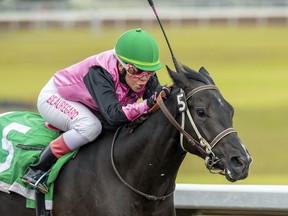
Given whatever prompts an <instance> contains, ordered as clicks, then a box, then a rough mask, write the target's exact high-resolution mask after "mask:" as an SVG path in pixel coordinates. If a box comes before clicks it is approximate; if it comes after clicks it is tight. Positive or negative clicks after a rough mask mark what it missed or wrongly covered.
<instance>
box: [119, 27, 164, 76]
mask: <svg viewBox="0 0 288 216" xmlns="http://www.w3.org/2000/svg"><path fill="white" fill-rule="evenodd" d="M115 52H116V54H117V56H118V57H119V58H120V59H121V60H122V61H123V62H125V63H129V64H133V65H135V66H136V67H137V68H139V69H141V70H145V71H156V70H159V69H160V68H161V67H162V64H161V63H160V59H159V49H158V45H157V42H156V41H155V39H154V38H153V37H152V36H151V35H150V34H148V33H147V32H145V31H143V30H142V29H141V28H138V29H133V30H129V31H127V32H125V33H124V34H122V35H121V36H120V38H119V39H118V41H117V42H116V45H115Z"/></svg>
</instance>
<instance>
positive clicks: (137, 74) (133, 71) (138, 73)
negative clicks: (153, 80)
mask: <svg viewBox="0 0 288 216" xmlns="http://www.w3.org/2000/svg"><path fill="white" fill-rule="evenodd" d="M115 57H116V58H117V60H118V61H119V62H120V64H121V65H122V66H123V67H124V68H125V70H126V72H127V74H128V75H129V76H131V77H133V78H142V77H146V78H148V79H149V78H150V77H152V76H153V75H154V74H155V72H150V71H143V70H141V69H139V68H137V67H135V65H132V64H126V63H124V62H123V61H122V60H121V59H120V58H119V57H118V56H117V54H115Z"/></svg>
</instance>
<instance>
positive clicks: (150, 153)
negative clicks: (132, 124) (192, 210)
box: [115, 110, 185, 193]
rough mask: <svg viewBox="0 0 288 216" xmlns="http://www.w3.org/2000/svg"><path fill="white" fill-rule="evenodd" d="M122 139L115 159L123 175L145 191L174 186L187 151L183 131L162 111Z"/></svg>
mask: <svg viewBox="0 0 288 216" xmlns="http://www.w3.org/2000/svg"><path fill="white" fill-rule="evenodd" d="M120 139H122V140H123V142H121V143H123V146H121V147H120V146H119V145H120V144H119V145H118V148H115V153H116V154H115V161H116V164H117V167H119V171H120V173H121V174H122V175H123V177H124V178H125V179H126V180H127V181H128V182H131V183H133V185H134V186H136V187H137V188H140V189H142V190H143V191H146V190H148V191H150V192H151V193H152V192H155V191H159V190H160V192H159V193H165V192H167V190H171V186H173V185H174V183H175V179H176V175H177V172H178V169H179V167H180V164H181V162H182V161H183V158H184V156H185V154H184V152H183V151H182V150H181V148H180V146H179V133H178V132H177V130H176V129H175V128H174V127H173V126H172V124H171V123H170V122H169V121H168V120H167V119H166V117H164V115H163V113H162V111H160V110H159V111H158V112H157V113H155V114H154V115H153V116H151V117H150V118H149V119H148V120H146V122H144V123H143V125H141V126H139V128H137V129H136V130H135V132H134V133H133V134H131V135H128V134H126V133H124V135H123V136H122V137H121V138H120ZM124 140H125V141H124ZM161 186H162V189H161ZM161 190H162V191H161Z"/></svg>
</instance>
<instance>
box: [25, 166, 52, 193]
mask: <svg viewBox="0 0 288 216" xmlns="http://www.w3.org/2000/svg"><path fill="white" fill-rule="evenodd" d="M48 174H49V171H48V172H45V173H43V174H42V176H41V177H40V178H39V179H38V180H37V181H36V182H35V184H33V183H31V182H29V181H27V180H26V179H22V181H23V182H24V183H26V184H27V185H29V186H31V187H32V188H33V189H34V190H38V191H40V192H41V193H44V194H46V193H48V192H49V190H48V187H47V186H46V184H45V181H46V180H45V179H44V178H47V176H48ZM41 181H43V184H41V185H42V186H43V187H39V183H40V182H41Z"/></svg>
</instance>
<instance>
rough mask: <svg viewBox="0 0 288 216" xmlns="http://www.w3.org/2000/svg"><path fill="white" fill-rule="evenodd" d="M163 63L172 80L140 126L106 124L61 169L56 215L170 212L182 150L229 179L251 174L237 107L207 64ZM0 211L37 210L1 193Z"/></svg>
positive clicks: (15, 214) (168, 215) (24, 215)
mask: <svg viewBox="0 0 288 216" xmlns="http://www.w3.org/2000/svg"><path fill="white" fill-rule="evenodd" d="M167 70H168V73H169V75H170V77H171V79H172V81H173V85H172V86H171V92H170V95H169V96H168V97H166V99H162V98H161V97H160V99H159V100H158V104H159V107H160V108H159V109H158V110H157V111H155V112H153V113H150V114H149V117H148V118H145V120H144V121H143V122H142V123H141V124H139V125H138V124H135V125H136V126H135V125H134V126H133V127H132V126H131V125H130V126H129V125H128V126H122V127H119V128H118V129H117V131H116V132H115V130H114V131H113V130H104V131H103V132H102V133H101V135H100V136H99V137H98V138H97V139H96V140H95V141H93V142H91V143H90V144H88V145H85V146H83V147H81V148H80V150H79V152H78V153H77V156H76V157H75V158H74V159H71V160H70V161H69V162H68V163H67V164H66V165H65V166H64V167H63V168H62V170H61V173H60V174H59V176H58V177H57V179H56V182H55V193H54V201H53V216H60V215H61V216H68V215H69V216H80V215H85V216H90V215H101V216H106V215H107V216H118V215H125V216H135V215H141V216H148V215H149V216H151V215H153V216H160V215H161V216H163V215H165V216H174V215H176V211H175V207H174V200H173V199H174V197H173V192H174V189H175V182H176V177H177V172H178V170H179V168H180V166H181V163H182V161H183V160H184V158H185V156H186V154H187V153H190V154H193V155H196V156H199V157H201V158H203V159H204V160H205V164H206V167H207V168H208V170H209V171H210V172H212V173H215V172H216V173H220V174H222V175H224V176H225V177H226V179H227V180H228V181H230V182H235V181H237V180H241V179H245V178H246V177H247V176H248V172H249V166H250V163H251V160H252V159H251V157H250V155H249V153H248V151H247V149H246V148H245V147H244V145H243V143H242V142H241V140H240V138H239V137H238V135H237V132H236V130H235V129H233V123H232V120H233V114H234V109H233V107H232V106H231V105H230V104H229V103H228V102H227V101H226V100H225V99H224V97H223V96H222V94H221V93H220V91H219V89H218V88H217V87H216V85H215V83H214V81H213V79H212V77H211V76H210V74H209V73H208V71H207V70H206V69H205V68H203V67H201V68H200V70H199V71H198V72H197V71H195V70H193V69H191V68H189V67H187V66H185V65H182V66H181V71H177V72H175V71H173V70H171V69H170V68H169V67H167ZM187 119H188V120H187ZM0 215H1V216H8V215H9V216H19V215H21V216H32V215H35V211H34V210H33V209H28V208H26V207H25V198H23V197H22V196H20V195H18V194H13V193H11V194H6V193H0Z"/></svg>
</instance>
